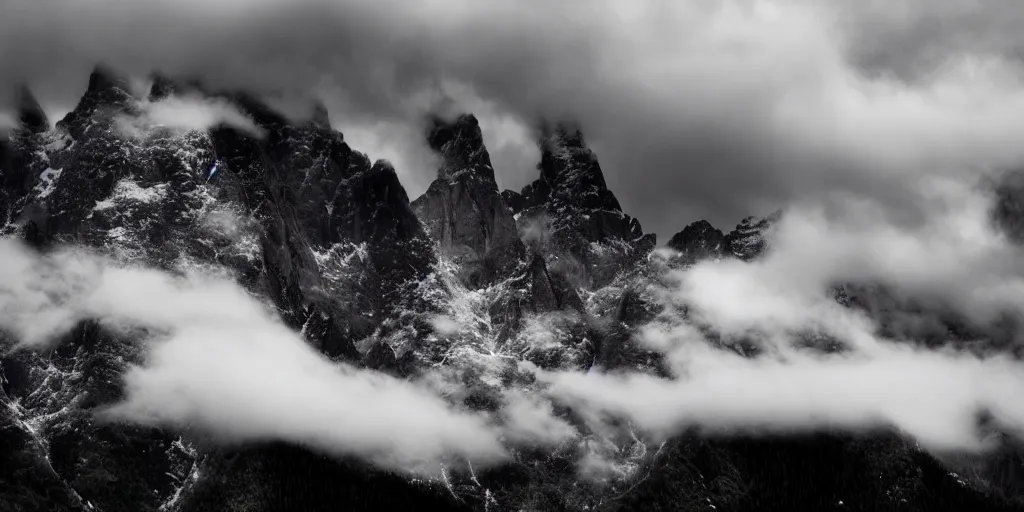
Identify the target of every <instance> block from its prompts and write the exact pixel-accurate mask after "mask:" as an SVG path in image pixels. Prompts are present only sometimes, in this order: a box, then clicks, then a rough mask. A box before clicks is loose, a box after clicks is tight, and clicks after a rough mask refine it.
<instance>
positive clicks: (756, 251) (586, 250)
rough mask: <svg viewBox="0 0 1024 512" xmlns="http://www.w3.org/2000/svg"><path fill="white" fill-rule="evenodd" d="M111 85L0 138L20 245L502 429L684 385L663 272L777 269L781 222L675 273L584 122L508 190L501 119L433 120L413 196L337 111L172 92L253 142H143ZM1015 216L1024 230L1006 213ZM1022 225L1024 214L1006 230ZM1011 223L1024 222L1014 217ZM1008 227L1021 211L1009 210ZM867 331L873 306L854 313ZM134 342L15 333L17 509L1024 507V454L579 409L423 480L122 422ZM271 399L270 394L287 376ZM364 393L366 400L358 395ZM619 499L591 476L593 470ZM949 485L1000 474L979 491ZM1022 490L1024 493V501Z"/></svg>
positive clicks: (186, 134) (0, 164) (6, 385)
mask: <svg viewBox="0 0 1024 512" xmlns="http://www.w3.org/2000/svg"><path fill="white" fill-rule="evenodd" d="M127 83H128V81H127V80H126V79H125V78H124V77H121V76H120V75H118V73H117V72H116V71H113V70H110V69H107V68H103V67H100V68H97V69H96V70H95V71H94V72H93V73H92V75H91V76H90V79H89V84H88V88H87V90H86V92H85V93H84V95H83V96H82V98H81V100H80V102H79V103H78V105H77V106H76V108H75V109H74V110H73V111H72V112H70V113H69V114H68V115H67V116H66V117H65V118H64V119H62V120H60V121H58V122H57V123H56V126H54V127H52V128H51V127H50V125H49V120H47V119H46V118H45V115H44V114H43V113H42V110H41V109H40V108H39V107H38V103H37V102H35V101H34V100H33V99H31V93H30V92H28V91H27V90H24V91H22V92H21V97H22V98H23V101H21V103H20V104H21V105H22V112H21V113H20V115H19V119H20V120H21V123H22V127H21V128H19V129H16V130H12V132H11V134H10V136H9V138H8V139H7V140H3V141H0V209H2V211H3V215H2V216H0V217H2V221H3V226H2V231H0V233H2V234H3V236H5V237H11V238H18V239H21V240H24V241H26V242H27V243H28V244H29V245H31V246H32V247H34V248H36V249H39V250H49V249H52V248H55V247H59V246H66V245H73V246H81V247H87V248H89V249H91V250H94V251H97V252H100V253H102V254H105V255H108V256H109V257H111V258H114V259H115V260H117V261H119V262H122V263H124V264H144V265H146V266H149V267H154V268H158V269H162V270H165V271H167V272H169V273H172V274H181V273H184V272H187V271H189V270H190V269H196V268H204V269H216V270H217V271H218V272H223V273H225V274H226V275H229V276H230V277H231V278H232V279H233V280H235V281H236V282H238V283H240V284H241V285H242V286H243V287H244V288H245V290H246V291H247V292H248V293H250V294H252V295H253V296H254V297H259V298H260V299H261V300H263V301H265V302H266V304H268V307H271V308H272V310H273V311H274V314H275V315H277V317H279V318H280V320H281V322H282V323H284V324H285V325H287V326H288V327H289V328H291V329H292V330H294V331H295V332H300V333H302V336H303V339H304V340H305V341H306V342H307V343H308V344H310V345H311V346H313V347H315V348H316V350H318V351H319V352H320V353H322V354H324V355H325V356H326V357H328V358H330V359H331V360H333V361H337V362H345V363H346V364H350V365H353V366H354V367H357V368H364V369H373V370H375V371H378V372H380V373H383V374H389V375H393V376H397V377H400V378H417V377H423V376H424V375H425V374H427V373H428V371H435V370H436V371H444V372H448V373H450V374H452V375H455V377H456V378H457V379H459V382H460V383H461V388H460V389H459V390H458V392H455V393H451V394H450V396H447V397H446V398H447V399H448V400H449V401H450V402H452V403H453V404H455V405H457V406H459V407H461V408H463V409H465V410H470V411H480V412H494V411H496V410H498V409H499V408H500V407H501V406H502V405H503V404H504V403H506V402H507V401H508V397H509V396H511V395H510V394H511V393H516V392H527V391H529V390H532V389H536V387H537V386H539V385H540V384H539V383H537V382H535V381H534V380H533V379H532V378H531V377H529V375H528V374H527V373H525V372H523V371H521V368H522V367H523V366H524V365H533V366H536V367H539V368H544V369H552V370H557V369H564V370H574V371H580V372H614V371H616V370H622V369H628V370H633V371H642V372H648V373H653V374H664V361H662V360H660V356H659V355H658V354H656V353H654V352H652V351H650V350H648V349H646V348H644V347H642V346H640V345H638V344H637V343H636V342H635V340H634V333H635V331H636V329H639V328H641V327H642V326H643V325H645V324H646V323H647V322H649V321H651V320H652V319H653V318H655V317H656V316H657V315H658V314H659V313H660V312H661V309H660V308H661V307H662V306H661V305H660V304H659V302H658V300H657V293H658V286H659V282H660V281H659V279H660V276H661V275H662V274H663V273H664V270H665V265H669V266H673V267H676V268H678V267H685V266H687V265H692V264H694V263H697V262H699V261H701V260H704V259H709V258H710V259H713V258H738V259H741V260H746V261H750V260H755V259H757V258H759V257H761V255H762V254H763V253H764V251H766V250H770V245H771V227H772V225H773V223H775V222H776V221H777V220H778V218H779V217H778V215H772V216H769V217H767V218H764V219H758V218H753V217H751V218H747V219H744V220H743V221H742V222H741V223H740V224H739V225H738V226H737V227H736V228H735V229H733V230H732V231H730V232H729V233H723V232H722V231H719V230H717V229H716V228H714V227H713V226H711V225H710V224H709V223H707V222H704V221H701V222H698V223H694V224H691V225H689V226H687V227H686V228H685V229H683V230H682V231H681V232H680V233H679V234H677V235H675V236H674V237H672V239H671V240H670V241H669V242H668V246H669V247H670V248H672V249H675V250H676V251H677V252H678V255H677V256H675V257H674V258H673V259H670V260H669V261H668V262H665V261H663V260H660V259H659V258H657V257H655V256H652V250H653V249H654V248H655V245H656V241H655V237H654V235H652V234H645V233H644V232H643V229H642V227H641V226H640V223H639V222H638V221H637V220H636V219H633V218H632V217H630V216H629V215H627V214H626V213H624V212H623V211H622V208H621V206H620V205H619V202H618V200H617V199H616V198H615V195H614V193H613V192H612V191H611V190H609V189H608V187H607V184H606V182H605V179H604V176H603V173H602V170H601V167H600V164H599V162H598V159H597V156H596V155H595V154H594V152H593V151H591V150H590V149H589V148H588V146H587V145H586V143H585V141H584V138H583V134H582V132H581V130H580V128H579V127H576V126H573V125H572V123H566V122H562V123H554V124H546V125H544V126H543V127H542V129H541V130H540V133H541V137H540V140H539V141H538V144H539V147H540V148H541V161H540V163H539V164H538V171H539V177H538V179H537V180H536V181H535V182H533V183H532V184H530V185H528V186H527V187H525V188H524V189H523V190H522V191H521V192H513V191H507V190H506V191H504V192H499V188H498V185H497V180H496V172H500V170H497V171H496V170H495V169H494V168H493V166H492V162H491V161H490V157H489V155H488V152H487V149H486V147H485V146H484V143H483V138H482V135H481V130H480V126H479V121H478V120H477V119H476V118H475V117H473V116H472V115H471V114H462V115H458V116H455V117H453V118H440V117H439V118H434V119H431V120H430V122H429V123H428V124H429V126H428V127H427V130H426V131H425V134H424V137H425V139H426V143H427V144H428V145H429V146H430V147H431V148H432V149H433V150H434V151H435V152H436V153H437V154H438V156H439V161H440V166H439V168H438V169H437V177H436V179H435V180H434V181H433V182H432V183H431V185H430V186H429V188H428V189H427V191H426V192H425V193H424V194H423V195H422V196H421V197H418V198H415V199H414V200H410V197H409V196H408V194H407V192H406V190H405V188H404V187H403V185H402V183H401V181H400V180H399V178H398V174H397V173H396V171H395V169H394V167H393V166H392V165H391V164H389V163H388V162H386V161H377V162H371V161H370V159H369V158H368V157H367V155H365V154H363V153H360V152H359V151H357V150H356V149H353V148H351V147H350V146H349V145H348V143H347V142H346V141H345V139H344V136H343V135H342V134H341V133H339V132H337V131H335V130H334V129H332V128H331V127H330V121H329V117H328V114H327V112H326V110H325V109H323V108H322V107H318V108H317V109H316V115H315V116H314V117H313V118H312V119H310V120H298V121H296V120H289V119H288V118H286V117H285V116H283V115H281V114H279V113H277V112H275V111H274V110H273V109H271V108H270V107H268V106H267V105H265V104H263V103H262V102H260V101H259V100H258V99H257V98H255V97H253V96H251V95H249V94H246V93H244V92H239V91H211V90H207V89H205V88H204V87H203V86H202V85H201V84H197V83H194V82H186V81H179V80H176V79H174V78H171V77H165V76H156V77H154V80H153V86H152V89H151V91H150V92H149V94H148V95H147V98H146V99H147V100H149V101H159V100H161V99H164V98H167V97H170V96H173V95H179V94H184V93H186V92H187V93H188V94H193V95H199V96H206V97H208V98H216V99H217V100H218V101H223V102H226V103H228V104H230V105H232V106H233V107H234V108H237V109H238V110H239V111H240V112H242V113H244V115H245V116H247V117H248V118H250V119H251V120H252V121H253V123H254V124H255V126H256V127H257V128H258V133H254V132H253V131H252V130H243V129H240V128H238V127H235V126H231V125H228V124H221V125H217V126H214V127H212V128H210V129H209V130H177V129H171V128H167V127H160V126H150V127H145V128H144V129H143V130H142V131H141V133H140V132H137V131H136V132H133V133H126V130H125V122H126V120H131V119H135V118H138V117H139V116H140V115H141V114H142V109H144V108H145V107H144V104H145V102H142V101H140V100H141V98H136V97H135V96H133V94H132V92H131V90H130V88H129V87H128V86H127ZM1008 208H1009V207H1008ZM1009 209H1010V210H1012V208H1009ZM1014 211H1015V210H1014ZM1008 215H1009V214H1008ZM850 304H851V307H856V304H855V301H854V302H851V303H850ZM138 338H139V333H137V332H134V331H132V330H125V329H114V328H112V327H111V326H109V325H106V324H104V323H102V322H97V321H93V320H88V319H86V320H83V321H80V322H78V323H77V324H76V325H75V327H74V328H73V329H72V330H71V331H70V332H68V333H67V334H66V335H64V336H63V338H62V339H60V340H58V343H55V344H54V345H53V346H52V347H51V348H47V349H44V350H27V349H23V348H16V347H15V345H14V341H15V340H14V339H13V336H10V335H9V334H8V333H5V334H0V343H2V344H3V347H4V351H3V355H2V357H0V384H2V386H0V457H3V460H4V461H5V463H4V464H3V465H2V466H0V510H4V511H7V510H11V511H37V510H53V511H61V510H81V511H86V510H94V511H104V512H110V511H132V512H135V511H148V510H152V511H157V510H162V511H172V512H199V511H224V510H246V511H256V512H262V511H267V512H269V511H280V510H302V511H320V510H338V509H344V510H383V509H413V508H416V509H418V508H428V507H429V508H435V509H439V510H608V511H611V510H680V509H684V510H690V509H693V510H791V509H793V508H807V509H813V510H850V509H857V510H1020V509H1021V504H1022V501H1021V498H1020V496H1021V493H1020V492H1018V491H1014V489H1020V488H1024V486H1019V482H1020V481H1021V480H1020V475H1019V471H1017V470H1015V469H1014V468H1015V467H1016V466H1015V465H1014V464H1016V462H1018V460H1019V459H1018V458H1015V456H1014V455H1013V454H1012V453H1011V454H1008V455H1007V456H1005V457H1003V458H1001V459H999V460H996V461H984V462H978V461H966V462H965V461H941V462H940V461H938V460H937V459H935V458H933V457H932V456H931V455H928V454H927V453H925V452H923V451H921V450H920V449H918V448H917V447H916V446H914V444H913V443H911V442H908V441H906V440H904V439H903V438H901V437H899V436H897V435H895V434H894V433H890V432H879V433H875V434H863V435H858V436H852V435H847V434H841V433H833V434H819V435H793V436H789V437H782V438H763V437H743V436H738V437H732V438H728V439H719V438H713V437H712V438H708V437H702V436H698V435H695V434H684V435H679V436H676V437H673V438H671V439H669V440H667V441H665V442H663V443H662V442H653V441H648V440H644V439H641V438H640V437H638V436H637V435H636V434H633V432H632V430H628V429H627V430H623V432H619V433H616V434H614V435H612V436H611V437H608V436H607V435H606V434H605V433H602V432H599V431H596V430H593V429H590V428H589V427H588V423H587V421H586V419H585V418H580V412H579V411H574V410H571V409H569V408H564V410H563V409H559V410H557V411H556V412H557V414H558V415H559V417H561V418H564V419H565V420H566V421H567V422H571V423H572V424H573V425H574V426H575V427H576V428H578V429H579V432H580V438H579V439H573V440H571V441H570V442H567V443H563V444H562V445H560V446H558V447H553V448H551V447H547V448H544V447H526V448H517V449H516V451H515V453H514V456H513V457H512V458H511V460H509V461H508V462H506V463H505V464H503V465H500V466H498V467H492V468H480V469H478V470H476V471H474V472H472V473H469V474H461V473H455V472H452V473H444V476H443V477H437V478H411V477H408V476H406V475H404V474H399V473H395V472H390V471H386V470H383V469H379V468H377V467H374V466H372V465H370V464H368V463H366V462H364V461H362V460H358V459H355V458H346V457H338V456H328V455H324V454H321V453H319V452H316V451H314V450H312V449H311V448H309V447H305V446H298V445H294V444H288V443H284V442H280V441H276V440H273V439H269V440H266V441H262V442H250V443H246V444H224V443H220V442H215V441H216V440H215V439H210V438H207V437H205V436H203V435H202V434H201V433H198V432H191V431H184V432H179V431H174V430H171V429H161V428H153V427H144V426H139V425H134V424H130V423H123V422H111V421H104V420H103V419H102V417H101V414H100V413H101V412H102V411H104V410H105V409H106V408H107V407H109V406H110V405H112V404H115V403H117V402H119V401H120V400H121V399H122V398H124V393H125V388H124V386H125V385H124V375H125V373H126V372H127V371H128V370H129V369H130V368H131V367H132V366H134V365H144V364H145V361H146V351H145V350H144V348H143V347H142V346H141V344H140V343H139V339H138ZM268 378H272V376H268ZM338 392H339V393H344V392H345V390H338ZM581 453H582V454H588V453H591V454H597V455H600V456H601V459H600V460H603V461H606V463H607V466H608V467H610V468H612V470H613V471H612V473H613V474H614V476H610V477H602V478H601V479H597V480H590V479H586V478H582V477H581V475H580V470H579V468H578V464H577V463H578V461H579V460H580V454H581ZM951 465H953V466H957V467H970V468H974V469H978V471H979V472H978V473H977V474H978V475H981V476H980V477H977V478H975V477H960V476H958V475H957V474H953V473H952V472H951V470H950V469H949V468H950V467H951ZM1015 485H1017V486H1018V487H1014V486H1015Z"/></svg>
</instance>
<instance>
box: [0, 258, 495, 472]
mask: <svg viewBox="0 0 1024 512" xmlns="http://www.w3.org/2000/svg"><path fill="white" fill-rule="evenodd" d="M0 255H2V256H3V258H2V259H3V260H4V262H5V265H4V266H3V271H2V272H3V274H2V275H0V291H2V292H3V293H0V328H3V329H4V330H6V331H9V332H12V333H13V334H15V335H16V336H17V338H18V339H19V340H21V341H22V342H23V343H26V344H30V345H36V346H39V345H45V344H46V343H48V342H51V341H52V340H53V338H54V336H58V335H60V334H63V333H65V332H67V331H68V330H69V328H70V327H72V326H73V325H74V323H75V321H77V320H80V319H86V318H95V319H99V320H100V321H102V322H105V323H107V324H108V325H110V326H112V327H128V326H134V327H144V328H147V329H149V330H151V332H152V333H153V337H152V339H150V340H148V355H147V356H146V362H145V364H144V365H142V366H139V367H133V368H131V369H130V370H129V371H128V373H127V374H126V375H125V384H126V391H127V397H126V398H125V400H124V401H123V402H122V403H119V404H115V405H113V406H112V407H111V408H109V410H107V411H106V414H109V415H113V416H114V417H118V418H123V419H127V420H131V421H134V422H139V423H144V424H151V425H159V426H171V427H180V428H192V429H198V430H200V431H202V432H205V433H207V434H209V435H212V436H214V437H219V438H223V439H226V440H231V441H252V440H269V439H276V440H284V441H289V442H293V443H298V444H303V445H307V446H310V447H312V448H315V449H318V450H321V451H324V452H327V453H331V454H336V455H352V456H358V457H362V458H364V459H366V460H368V461H370V462H373V463H376V464H379V465H381V466H383V467H386V468H389V469H394V470H399V471H410V472H417V473H432V472H436V471H438V470H439V469H440V466H439V464H440V463H442V462H447V463H449V464H451V465H454V466H458V465H460V464H462V463H464V462H465V461H466V460H470V461H472V462H473V463H474V464H476V465H480V466H484V465H488V464H492V463H494V462H497V461H500V460H502V459H504V458H505V457H506V451H505V449H504V447H503V446H502V445H501V444H500V442H499V440H498V437H499V431H498V429H497V428H496V427H494V426H493V425H491V424H490V423H488V421H487V419H486V418H484V417H482V416H480V415H477V414H471V413H467V412H459V411H456V410H454V409H453V408H452V407H451V406H450V405H449V404H447V403H446V402H444V401H443V400H442V399H440V398H438V397H437V396H436V395H433V394H431V393H429V392H427V391H425V390H424V389H422V388H421V387H418V386H415V385H413V384H411V383H409V382H407V381H403V380H399V379H395V378H392V377H389V376H385V375H383V374H378V373H375V372H371V371H365V370H359V369H356V368H353V367H350V366H347V365H344V364H335V363H332V362H330V361H328V360H327V359H325V358H324V357H323V356H322V355H321V354H319V353H317V352H316V350H315V349H314V348H312V347H311V346H309V345H307V344H306V343H305V342H304V341H303V340H302V339H301V337H300V336H299V335H298V334H297V333H295V332H293V331H291V330H289V329H288V328H286V327H285V326H284V325H283V324H281V323H280V322H279V321H278V320H277V319H276V318H275V317H274V316H273V314H272V311H271V310H270V309H269V308H268V307H267V306H265V305H263V304H261V303H260V302H259V301H257V300H256V299H254V298H253V297H251V296H250V295H248V294H247V293H246V292H245V291H244V290H242V289H241V288H240V287H238V285H236V284H234V283H233V282H230V281H226V280H223V279H221V278H218V277H216V276H205V275H189V276H185V277H182V278H176V277H172V276H170V275H168V274H165V273H163V272H160V271H156V270H151V269H146V268H138V267H124V266H117V265H114V264H113V263H111V262H109V261H106V260H103V259H101V258H100V257H98V256H94V255H89V254H87V253H84V252H81V251H71V250H66V251H63V252H60V253H57V254H53V255H50V256H46V257H40V256H38V255H34V254H31V253H30V252H28V251H27V250H26V249H24V248H23V247H21V246H20V245H18V244H16V243H15V242H13V241H10V240H0Z"/></svg>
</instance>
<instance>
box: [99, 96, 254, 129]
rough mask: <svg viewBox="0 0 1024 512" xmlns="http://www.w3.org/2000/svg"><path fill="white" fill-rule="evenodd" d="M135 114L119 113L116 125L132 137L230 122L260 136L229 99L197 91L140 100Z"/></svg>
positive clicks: (250, 121) (209, 126)
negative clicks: (159, 129) (157, 98)
mask: <svg viewBox="0 0 1024 512" xmlns="http://www.w3.org/2000/svg"><path fill="white" fill-rule="evenodd" d="M138 107H139V114H138V115H137V116H127V115H124V116H121V117H118V118H117V120H116V126H117V127H118V128H119V129H120V131H121V133H122V134H124V135H126V136H129V137H134V138H142V137H145V136H146V134H148V133H150V132H152V131H153V130H154V129H158V128H167V129H171V130H185V131H191V130H197V131H207V130H209V129H211V128H215V127H217V126H220V125H225V126H230V127H233V128H236V129H238V130H241V131H243V132H246V133H248V134H250V135H252V136H254V137H263V136H264V133H263V130H262V129H260V127H258V126H256V123H255V122H254V121H253V120H252V119H251V118H250V117H249V116H247V115H245V114H244V113H242V112H241V111H240V110H239V109H238V107H236V106H234V105H232V104H231V103H230V102H228V101H226V100H223V99H218V98H209V97H202V96H198V95H185V96H168V97H166V98H162V99H160V100H157V101H148V100H143V101H140V102H139V104H138Z"/></svg>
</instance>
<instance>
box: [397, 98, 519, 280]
mask: <svg viewBox="0 0 1024 512" xmlns="http://www.w3.org/2000/svg"><path fill="white" fill-rule="evenodd" d="M427 139H428V142H429V143H430V146H431V147H432V148H433V149H434V151H437V152H438V154H440V156H441V159H442V160H441V168H440V169H439V170H438V177H437V179H436V180H434V182H433V183H431V184H430V188H428V189H427V191H426V193H424V194H423V196H422V197H420V198H418V199H417V200H416V201H415V202H414V203H413V208H414V209H415V211H416V214H417V215H418V216H419V218H420V220H422V221H423V223H424V225H425V226H426V227H427V230H428V231H429V232H430V235H431V237H433V238H434V239H435V240H436V241H437V242H438V244H439V246H440V249H441V252H442V254H445V255H447V256H448V257H451V258H452V259H453V260H454V262H455V263H456V264H457V265H459V267H460V268H461V270H462V272H461V275H460V278H461V280H462V281H463V283H465V284H466V285H467V286H469V287H471V288H478V287H481V286H486V285H489V284H492V283H494V282H495V281H499V280H503V279H507V278H509V277H510V276H511V275H512V274H513V273H515V272H516V271H517V270H519V269H520V266H521V260H522V259H523V257H524V255H525V252H526V248H525V246H524V245H523V243H522V241H521V240H520V239H519V233H518V231H517V230H516V224H515V220H514V219H513V218H512V211H511V210H510V209H509V208H508V207H507V206H506V204H505V203H504V202H503V201H502V197H501V195H500V194H499V193H498V184H497V182H496V181H495V179H494V168H493V167H491V159H490V156H489V155H488V154H487V149H486V148H484V142H483V136H482V135H481V132H480V126H479V124H478V122H477V119H476V118H475V117H473V116H472V115H462V116H460V117H459V118H457V119H456V120H455V121H453V122H450V123H449V122H446V121H443V120H440V119H435V120H434V123H433V127H432V128H431V130H430V133H429V134H428V136H427Z"/></svg>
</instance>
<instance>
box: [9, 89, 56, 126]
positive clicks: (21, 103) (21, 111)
mask: <svg viewBox="0 0 1024 512" xmlns="http://www.w3.org/2000/svg"><path fill="white" fill-rule="evenodd" d="M17 102H18V122H19V123H20V124H21V127H22V128H24V129H26V130H28V131H30V132H32V133H40V132H44V131H46V130H47V129H49V128H50V120H49V119H48V118H47V117H46V112H44V111H43V107H41V106H40V105H39V102H38V101H36V97H35V95H33V94H32V91H31V90H29V88H28V86H26V85H22V86H20V87H19V88H18V92H17Z"/></svg>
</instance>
